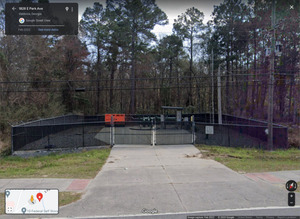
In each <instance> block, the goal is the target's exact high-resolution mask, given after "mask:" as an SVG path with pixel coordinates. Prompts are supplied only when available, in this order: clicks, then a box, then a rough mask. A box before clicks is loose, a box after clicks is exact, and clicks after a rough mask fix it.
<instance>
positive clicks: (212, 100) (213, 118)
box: [211, 50, 215, 123]
mask: <svg viewBox="0 0 300 219" xmlns="http://www.w3.org/2000/svg"><path fill="white" fill-rule="evenodd" d="M211 111H212V112H211V113H212V123H215V117H214V112H215V108H214V51H213V50H211Z"/></svg>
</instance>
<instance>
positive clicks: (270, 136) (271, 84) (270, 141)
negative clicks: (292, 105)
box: [268, 0, 276, 150]
mask: <svg viewBox="0 0 300 219" xmlns="http://www.w3.org/2000/svg"><path fill="white" fill-rule="evenodd" d="M275 13H276V9H275V0H272V31H273V33H272V48H271V60H270V61H271V63H270V64H271V68H270V75H269V104H268V149H269V150H273V95H274V70H275V66H274V64H275V19H276V16H275Z"/></svg>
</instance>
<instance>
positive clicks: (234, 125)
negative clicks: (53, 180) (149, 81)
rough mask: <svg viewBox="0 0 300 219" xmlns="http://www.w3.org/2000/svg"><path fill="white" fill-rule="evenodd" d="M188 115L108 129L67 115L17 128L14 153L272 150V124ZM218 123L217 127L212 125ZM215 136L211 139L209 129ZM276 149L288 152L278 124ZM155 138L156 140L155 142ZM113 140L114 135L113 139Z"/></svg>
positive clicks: (135, 118) (140, 118)
mask: <svg viewBox="0 0 300 219" xmlns="http://www.w3.org/2000/svg"><path fill="white" fill-rule="evenodd" d="M191 116H193V115H192V114H183V115H182V117H183V122H176V121H175V115H168V116H167V117H166V118H165V121H164V122H161V121H160V115H126V122H125V124H121V125H120V124H119V125H118V124H115V125H114V127H110V125H108V124H105V121H104V115H103V116H79V115H66V116H60V117H55V118H49V119H42V120H38V121H32V122H28V123H23V124H20V125H17V126H13V127H12V151H19V150H43V149H68V148H70V149H71V148H78V147H91V146H108V145H110V144H111V143H112V139H113V142H114V144H137V145H139V144H143V145H152V144H153V141H154V142H155V144H156V145H165V144H169V145H173V144H174V145H175V144H193V143H195V144H207V145H222V146H230V147H255V148H264V149H267V138H268V135H267V123H266V122H262V121H258V120H251V119H245V118H239V117H235V116H230V115H223V116H222V119H223V124H222V125H219V124H216V122H217V121H218V115H211V114H208V113H203V114H195V115H194V121H195V123H194V126H193V122H192V121H191ZM213 121H214V122H215V123H212V122H213ZM211 126H213V133H212V134H207V127H210V128H211ZM273 127H274V130H273V132H274V149H276V148H287V147H288V142H287V139H288V133H287V127H284V126H280V125H276V124H274V126H273ZM153 133H154V138H153ZM112 135H113V136H112Z"/></svg>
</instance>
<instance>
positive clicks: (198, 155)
mask: <svg viewBox="0 0 300 219" xmlns="http://www.w3.org/2000/svg"><path fill="white" fill-rule="evenodd" d="M185 157H186V158H194V157H196V158H202V154H201V153H197V154H192V155H190V154H186V155H185Z"/></svg>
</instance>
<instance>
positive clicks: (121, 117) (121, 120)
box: [105, 114, 125, 125]
mask: <svg viewBox="0 0 300 219" xmlns="http://www.w3.org/2000/svg"><path fill="white" fill-rule="evenodd" d="M111 117H113V122H114V124H122V125H123V124H125V114H105V124H106V125H110V122H111Z"/></svg>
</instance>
